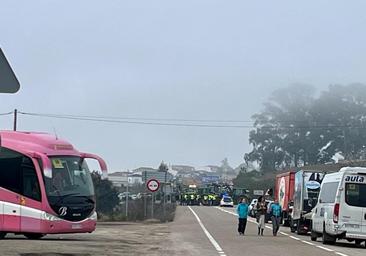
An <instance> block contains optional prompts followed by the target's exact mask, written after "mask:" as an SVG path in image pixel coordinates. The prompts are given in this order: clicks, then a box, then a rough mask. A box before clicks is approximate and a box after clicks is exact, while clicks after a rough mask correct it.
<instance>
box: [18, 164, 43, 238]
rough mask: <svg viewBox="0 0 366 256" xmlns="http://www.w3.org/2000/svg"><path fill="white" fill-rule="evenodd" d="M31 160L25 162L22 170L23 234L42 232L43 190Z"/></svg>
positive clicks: (21, 225)
mask: <svg viewBox="0 0 366 256" xmlns="http://www.w3.org/2000/svg"><path fill="white" fill-rule="evenodd" d="M34 166H35V165H34V164H33V163H32V160H31V159H30V158H28V159H26V160H23V163H22V165H21V170H22V181H23V182H22V193H21V197H20V211H21V223H20V230H21V231H22V232H40V230H41V217H42V203H41V190H40V185H39V181H38V180H39V179H38V177H37V172H36V169H35V167H34Z"/></svg>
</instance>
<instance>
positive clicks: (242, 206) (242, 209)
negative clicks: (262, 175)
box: [236, 198, 249, 236]
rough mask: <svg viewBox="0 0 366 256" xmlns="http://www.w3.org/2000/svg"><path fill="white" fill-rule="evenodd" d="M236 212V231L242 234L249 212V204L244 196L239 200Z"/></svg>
mask: <svg viewBox="0 0 366 256" xmlns="http://www.w3.org/2000/svg"><path fill="white" fill-rule="evenodd" d="M236 212H237V213H238V216H239V225H238V232H239V235H242V236H243V235H244V233H245V228H246V226H247V218H248V212H249V206H248V204H247V200H246V199H245V198H243V199H242V200H241V202H240V203H239V204H238V206H237V208H236Z"/></svg>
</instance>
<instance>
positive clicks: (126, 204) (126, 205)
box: [126, 170, 129, 219]
mask: <svg viewBox="0 0 366 256" xmlns="http://www.w3.org/2000/svg"><path fill="white" fill-rule="evenodd" d="M128 172H129V171H128V170H127V187H126V192H127V193H126V219H128V185H129V184H128Z"/></svg>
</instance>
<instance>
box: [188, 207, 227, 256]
mask: <svg viewBox="0 0 366 256" xmlns="http://www.w3.org/2000/svg"><path fill="white" fill-rule="evenodd" d="M188 209H189V210H191V212H192V213H193V215H194V217H196V220H197V222H198V224H200V226H201V228H202V230H203V232H204V233H205V235H206V236H207V238H208V240H210V242H211V244H212V245H213V246H214V247H215V249H216V251H217V252H218V253H219V255H221V256H226V255H225V253H224V251H223V250H222V248H221V247H220V245H219V244H218V243H217V242H216V240H215V239H214V238H213V236H212V235H211V234H210V232H208V231H207V229H206V227H205V226H204V225H203V223H202V221H201V219H200V218H199V217H198V215H197V214H196V213H195V212H194V211H193V209H192V208H191V207H190V206H188Z"/></svg>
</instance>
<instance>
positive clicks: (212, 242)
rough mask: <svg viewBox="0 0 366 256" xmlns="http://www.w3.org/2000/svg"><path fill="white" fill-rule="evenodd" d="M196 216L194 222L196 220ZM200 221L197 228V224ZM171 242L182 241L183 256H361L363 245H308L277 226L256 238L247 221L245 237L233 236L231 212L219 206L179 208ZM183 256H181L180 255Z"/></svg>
mask: <svg viewBox="0 0 366 256" xmlns="http://www.w3.org/2000/svg"><path fill="white" fill-rule="evenodd" d="M197 217H198V219H197ZM199 222H201V225H200V224H199ZM170 229H171V231H172V233H171V234H175V239H174V240H175V241H177V243H178V244H179V241H184V242H183V243H184V246H182V247H183V248H184V247H186V248H187V250H185V251H184V253H185V254H184V255H200V256H206V255H221V256H225V255H227V256H229V255H230V256H231V255H232V256H236V255H261V256H265V255H268V256H277V255H281V256H295V255H301V256H307V255H309V256H333V255H340V256H361V255H362V256H364V255H365V254H366V249H365V247H364V246H356V245H355V244H354V243H348V242H340V243H337V244H336V245H334V246H329V245H323V244H322V243H321V239H319V241H317V242H312V241H311V240H310V237H309V236H297V235H294V234H292V233H291V232H290V230H289V228H285V227H281V229H280V232H281V233H279V234H278V236H276V237H273V235H272V230H271V224H267V228H266V229H265V234H264V236H263V237H260V236H258V235H257V225H256V223H255V221H254V219H252V218H250V219H249V222H248V224H247V229H246V234H245V236H239V235H238V234H237V216H236V215H235V209H232V208H219V207H204V206H192V207H179V210H178V212H177V216H176V221H175V222H174V223H173V224H172V226H171V228H170ZM182 255H183V254H182Z"/></svg>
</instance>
